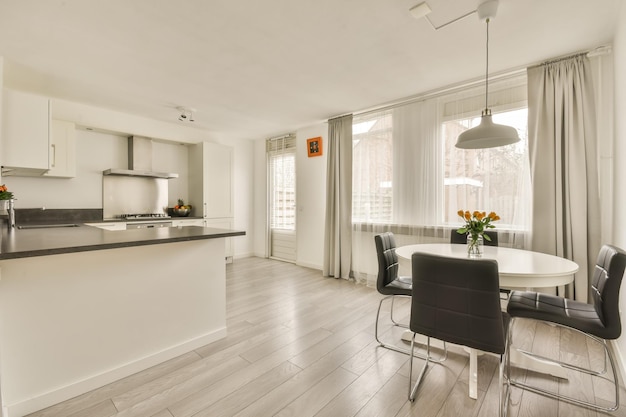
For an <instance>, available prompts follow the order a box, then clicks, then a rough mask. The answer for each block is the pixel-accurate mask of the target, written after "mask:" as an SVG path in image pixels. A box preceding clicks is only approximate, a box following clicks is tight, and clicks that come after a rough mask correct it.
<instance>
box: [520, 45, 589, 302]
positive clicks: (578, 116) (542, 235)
mask: <svg viewBox="0 0 626 417" xmlns="http://www.w3.org/2000/svg"><path fill="white" fill-rule="evenodd" d="M528 107H529V116H528V125H529V149H530V158H531V159H530V163H531V175H532V187H533V223H532V231H533V234H532V249H533V250H535V251H538V252H545V253H549V254H553V255H557V256H562V257H565V258H568V259H571V260H573V261H574V262H576V263H577V264H578V265H579V267H580V269H579V272H578V273H577V274H576V277H575V280H574V284H573V285H569V286H568V289H567V290H566V294H565V295H566V296H567V297H570V298H574V299H576V300H580V301H587V299H588V294H587V291H588V277H589V274H590V272H591V270H590V268H592V267H593V265H594V264H595V259H596V257H597V254H598V250H599V248H600V244H601V242H600V233H601V220H600V200H599V182H598V160H597V146H598V138H597V126H596V108H595V100H594V87H593V77H592V74H591V68H590V65H589V59H588V58H587V57H586V55H577V56H574V57H571V58H568V59H562V60H558V61H554V62H549V63H546V64H543V65H540V66H537V67H532V68H529V69H528ZM572 287H573V288H572Z"/></svg>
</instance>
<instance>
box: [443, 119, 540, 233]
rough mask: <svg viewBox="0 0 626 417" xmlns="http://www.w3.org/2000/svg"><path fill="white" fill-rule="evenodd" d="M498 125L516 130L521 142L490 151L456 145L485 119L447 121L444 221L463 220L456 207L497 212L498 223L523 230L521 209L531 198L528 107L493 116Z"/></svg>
mask: <svg viewBox="0 0 626 417" xmlns="http://www.w3.org/2000/svg"><path fill="white" fill-rule="evenodd" d="M493 121H494V123H500V124H506V125H508V126H512V127H514V128H516V130H517V132H518V134H519V135H520V138H521V140H520V142H518V143H517V144H514V145H510V146H501V147H497V148H489V149H472V150H462V149H457V148H456V147H455V146H454V145H455V143H456V138H457V137H458V136H459V134H460V133H461V132H463V131H465V130H467V129H469V128H472V127H474V126H477V125H478V124H479V123H480V117H475V118H472V119H468V118H463V119H457V120H451V121H448V122H443V123H442V124H441V135H442V140H443V146H444V153H443V155H444V160H443V171H444V175H443V179H444V183H443V186H444V193H443V197H444V201H443V213H442V214H443V218H442V219H441V221H442V223H443V224H458V222H459V218H458V215H457V211H459V210H460V209H464V210H471V211H473V210H479V211H486V212H490V211H495V212H496V213H498V215H499V216H500V217H501V218H502V219H503V220H502V221H501V222H500V223H499V224H498V226H499V227H507V228H510V229H519V228H523V224H520V221H519V217H520V215H519V210H520V208H521V207H523V206H524V205H525V204H527V203H528V202H529V201H530V195H529V190H528V187H527V185H528V184H527V183H526V181H524V179H525V177H526V175H527V170H526V168H527V166H528V155H527V152H526V150H527V148H528V134H527V125H528V122H527V121H528V109H527V108H521V109H516V110H510V111H505V112H502V113H494V114H493Z"/></svg>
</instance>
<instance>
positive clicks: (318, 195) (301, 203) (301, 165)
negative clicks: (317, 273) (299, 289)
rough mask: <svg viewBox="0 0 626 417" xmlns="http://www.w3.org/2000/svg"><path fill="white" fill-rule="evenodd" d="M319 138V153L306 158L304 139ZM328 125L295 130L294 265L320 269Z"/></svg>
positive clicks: (322, 244) (321, 261)
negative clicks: (295, 250)
mask: <svg viewBox="0 0 626 417" xmlns="http://www.w3.org/2000/svg"><path fill="white" fill-rule="evenodd" d="M318 136H321V137H322V155H321V156H315V157H311V158H309V157H308V152H307V146H306V141H307V139H309V138H315V137H318ZM327 136H328V124H327V123H320V124H318V125H315V126H311V127H307V128H304V129H300V130H298V131H297V132H296V144H297V145H296V206H297V212H296V245H297V254H296V264H298V265H302V266H307V267H309V268H315V269H319V270H322V266H323V264H324V252H323V250H324V224H325V219H326V218H325V212H326V161H327V158H326V156H327V149H326V144H327Z"/></svg>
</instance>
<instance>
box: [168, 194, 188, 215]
mask: <svg viewBox="0 0 626 417" xmlns="http://www.w3.org/2000/svg"><path fill="white" fill-rule="evenodd" d="M189 213H191V206H190V205H189V204H185V202H184V201H183V200H182V199H181V198H179V199H178V204H176V205H175V206H174V207H173V208H172V215H173V216H177V217H187V216H189Z"/></svg>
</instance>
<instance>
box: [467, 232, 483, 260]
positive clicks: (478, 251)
mask: <svg viewBox="0 0 626 417" xmlns="http://www.w3.org/2000/svg"><path fill="white" fill-rule="evenodd" d="M483 244H484V242H483V236H482V235H477V236H476V237H472V235H471V234H468V235H467V256H468V257H470V258H480V257H481V256H483Z"/></svg>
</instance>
